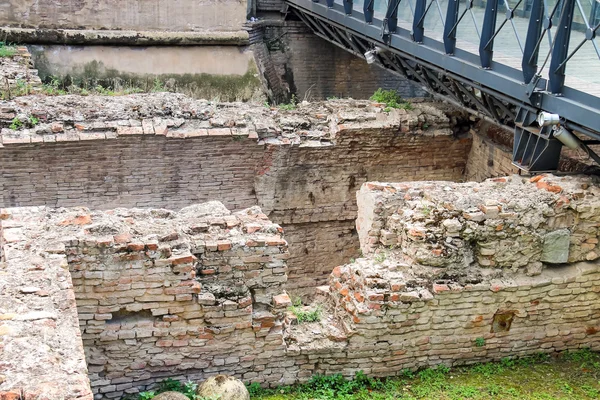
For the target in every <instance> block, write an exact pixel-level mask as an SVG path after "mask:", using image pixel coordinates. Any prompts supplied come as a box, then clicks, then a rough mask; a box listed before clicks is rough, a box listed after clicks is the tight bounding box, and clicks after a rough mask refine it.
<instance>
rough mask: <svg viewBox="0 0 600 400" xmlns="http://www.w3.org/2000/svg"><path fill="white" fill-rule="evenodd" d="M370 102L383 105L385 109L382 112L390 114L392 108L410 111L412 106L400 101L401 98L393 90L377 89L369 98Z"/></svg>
mask: <svg viewBox="0 0 600 400" xmlns="http://www.w3.org/2000/svg"><path fill="white" fill-rule="evenodd" d="M370 100H371V101H376V102H377V103H384V104H385V108H384V109H383V111H385V112H390V111H391V109H392V108H401V109H404V110H412V108H413V107H412V104H410V103H409V102H408V101H405V100H403V99H402V97H401V96H400V95H399V94H398V92H396V91H395V90H383V89H382V88H379V89H377V90H376V91H375V93H373V96H371V98H370Z"/></svg>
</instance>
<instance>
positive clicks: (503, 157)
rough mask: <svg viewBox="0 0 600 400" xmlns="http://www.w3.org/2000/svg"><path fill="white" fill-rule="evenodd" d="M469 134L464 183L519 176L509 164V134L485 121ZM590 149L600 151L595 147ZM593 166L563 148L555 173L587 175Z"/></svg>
mask: <svg viewBox="0 0 600 400" xmlns="http://www.w3.org/2000/svg"><path fill="white" fill-rule="evenodd" d="M470 132H471V137H472V138H473V146H472V147H471V152H470V153H469V158H468V162H467V168H466V172H465V179H466V180H472V181H478V182H481V181H483V180H484V179H487V178H493V177H497V176H505V175H511V174H516V173H519V169H518V168H517V167H515V166H514V165H512V147H513V137H514V136H513V133H512V132H509V131H507V130H505V129H503V128H500V127H498V126H496V125H493V124H490V123H489V122H485V121H479V122H478V123H477V124H476V125H475V126H473V128H472V129H471V131H470ZM592 149H593V150H594V151H596V152H598V151H600V150H599V148H597V146H595V145H593V146H592ZM594 165H595V164H594V162H593V160H591V159H590V157H589V156H588V154H587V153H586V152H585V151H582V150H571V149H568V148H566V147H563V149H562V151H561V156H560V161H559V165H558V170H559V171H563V172H586V173H587V172H588V171H593V170H594Z"/></svg>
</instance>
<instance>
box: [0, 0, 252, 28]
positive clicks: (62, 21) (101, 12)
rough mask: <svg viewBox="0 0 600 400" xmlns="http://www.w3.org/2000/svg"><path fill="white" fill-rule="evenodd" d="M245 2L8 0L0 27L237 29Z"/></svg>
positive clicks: (1, 7) (2, 7)
mask: <svg viewBox="0 0 600 400" xmlns="http://www.w3.org/2000/svg"><path fill="white" fill-rule="evenodd" d="M246 8H247V5H246V2H245V1H242V2H240V1H233V0H225V1H214V0H200V1H197V0H179V1H171V0H149V1H148V0H144V1H142V0H102V1H97V0H60V1H58V0H8V1H4V2H2V4H0V25H6V26H17V27H26V28H60V29H102V30H106V29H114V30H140V31H145V30H167V31H169V30H170V31H194V30H238V29H240V28H241V26H242V24H243V23H244V22H245V21H246V12H247V9H246Z"/></svg>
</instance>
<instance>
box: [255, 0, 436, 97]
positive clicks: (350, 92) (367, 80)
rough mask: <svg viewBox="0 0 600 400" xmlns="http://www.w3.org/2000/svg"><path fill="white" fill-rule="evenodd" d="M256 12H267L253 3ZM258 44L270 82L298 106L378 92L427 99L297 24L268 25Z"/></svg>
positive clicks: (420, 91) (401, 79)
mask: <svg viewBox="0 0 600 400" xmlns="http://www.w3.org/2000/svg"><path fill="white" fill-rule="evenodd" d="M259 7H268V6H265V5H264V3H259ZM263 40H264V42H265V44H266V47H267V48H268V57H269V63H270V64H272V68H273V69H274V70H275V71H276V73H275V76H276V78H275V79H273V78H271V82H273V84H275V85H280V86H281V87H282V90H283V91H287V93H289V95H291V94H294V95H295V96H296V98H297V99H298V100H299V101H302V100H308V101H315V100H324V99H326V98H330V97H338V98H345V97H351V98H355V99H368V98H369V97H371V96H372V95H373V93H374V92H375V91H376V90H377V89H378V88H383V89H393V90H396V91H397V92H398V93H399V94H400V95H401V96H403V97H406V98H411V97H426V96H429V94H428V93H427V92H426V91H425V90H423V89H421V88H420V86H418V85H417V84H414V83H412V82H411V81H409V80H408V79H406V78H404V77H401V76H398V75H395V74H393V73H391V72H390V71H387V70H385V69H383V68H380V67H378V66H376V65H369V64H367V62H366V61H365V60H364V59H362V58H359V57H357V56H355V55H353V54H351V53H349V52H347V51H345V50H343V49H341V48H339V47H337V46H335V45H334V44H332V43H329V42H327V41H326V40H324V39H321V38H320V37H318V36H316V35H315V34H314V33H313V32H312V31H311V30H310V28H308V27H307V26H306V25H305V24H304V23H303V22H301V21H285V22H283V21H277V20H274V21H269V25H268V26H265V28H264V38H263ZM316 60H318V62H316ZM270 73H271V74H272V72H270Z"/></svg>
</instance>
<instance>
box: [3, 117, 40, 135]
mask: <svg viewBox="0 0 600 400" xmlns="http://www.w3.org/2000/svg"><path fill="white" fill-rule="evenodd" d="M39 123H40V120H39V118H37V117H36V116H34V115H30V116H28V117H26V118H22V117H15V118H14V119H13V120H12V121H11V123H10V125H9V126H8V127H9V128H10V129H12V130H14V131H18V130H19V129H22V128H33V127H34V126H36V125H37V124H39Z"/></svg>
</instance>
